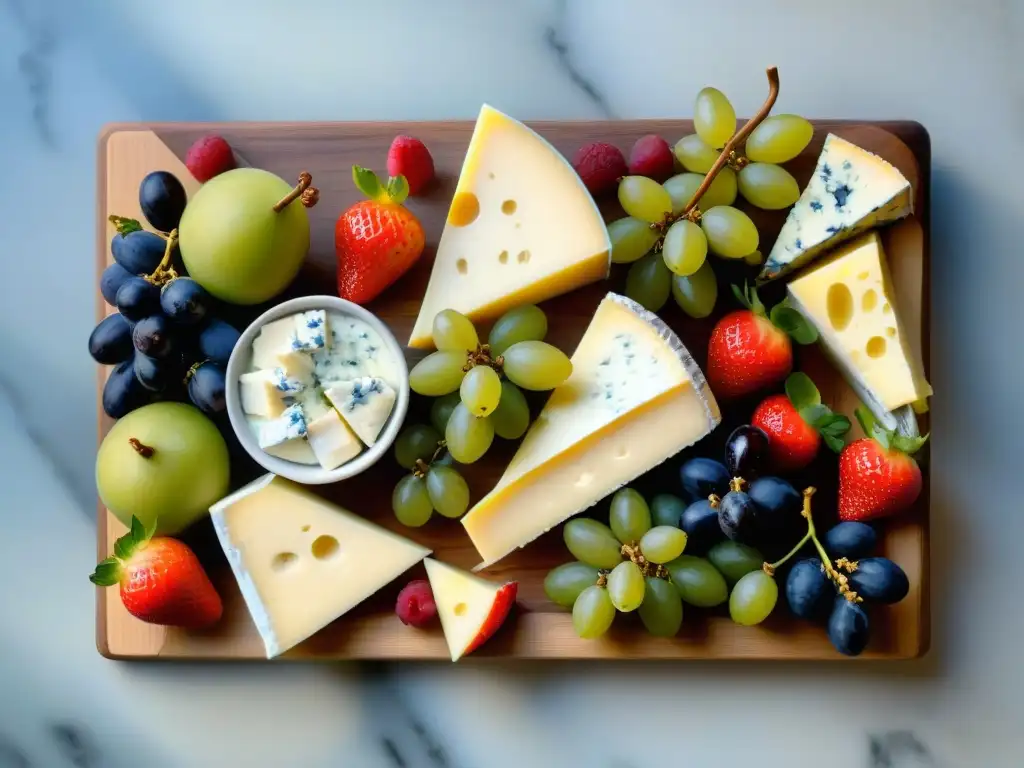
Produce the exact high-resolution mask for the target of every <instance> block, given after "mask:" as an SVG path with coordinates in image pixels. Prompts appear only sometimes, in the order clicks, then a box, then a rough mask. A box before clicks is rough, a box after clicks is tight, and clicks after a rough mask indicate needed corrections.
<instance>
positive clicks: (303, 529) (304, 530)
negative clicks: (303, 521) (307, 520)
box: [302, 525, 309, 533]
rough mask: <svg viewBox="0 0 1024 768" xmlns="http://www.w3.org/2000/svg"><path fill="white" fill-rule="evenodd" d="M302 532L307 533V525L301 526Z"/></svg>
mask: <svg viewBox="0 0 1024 768" xmlns="http://www.w3.org/2000/svg"><path fill="white" fill-rule="evenodd" d="M302 532H303V533H309V526H308V525H304V526H302Z"/></svg>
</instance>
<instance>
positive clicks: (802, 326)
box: [770, 302, 818, 344]
mask: <svg viewBox="0 0 1024 768" xmlns="http://www.w3.org/2000/svg"><path fill="white" fill-rule="evenodd" d="M770 319H771V321H772V325H774V326H775V327H776V328H778V329H780V330H781V331H783V332H784V333H785V334H786V335H787V336H791V337H792V338H793V341H795V342H796V343H797V344H813V343H814V342H816V341H817V340H818V331H817V329H815V327H814V326H813V325H811V324H810V323H809V322H807V320H806V319H805V318H804V316H803V315H801V314H800V313H799V312H797V311H796V310H795V309H793V308H792V307H790V306H787V305H786V303H785V302H782V303H780V304H776V305H775V306H774V307H772V313H771V317H770Z"/></svg>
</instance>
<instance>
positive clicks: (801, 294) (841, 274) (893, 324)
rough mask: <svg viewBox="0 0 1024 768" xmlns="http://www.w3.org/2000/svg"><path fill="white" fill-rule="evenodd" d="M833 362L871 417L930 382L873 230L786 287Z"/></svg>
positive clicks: (907, 400)
mask: <svg viewBox="0 0 1024 768" xmlns="http://www.w3.org/2000/svg"><path fill="white" fill-rule="evenodd" d="M787 289H788V291H789V299H790V303H792V304H793V306H794V307H796V308H797V309H799V310H800V312H801V313H803V315H804V316H805V317H807V318H808V319H809V320H810V321H811V322H812V323H813V324H814V325H815V327H816V328H817V329H818V333H819V335H820V338H821V341H822V344H823V346H824V348H825V350H826V351H827V352H828V354H829V357H830V358H831V359H832V361H833V363H834V364H835V366H836V367H837V368H838V369H839V370H840V371H841V372H842V373H843V375H844V377H845V378H846V380H847V381H848V382H849V383H850V384H851V386H853V388H854V389H855V390H856V391H857V393H858V395H859V396H860V397H861V399H862V400H864V404H865V405H867V406H868V407H869V408H870V409H871V410H872V412H874V413H875V415H876V417H877V418H879V419H882V420H885V421H888V416H887V414H888V413H889V412H891V411H894V410H896V409H897V408H899V407H900V406H904V405H909V404H911V403H914V402H916V401H919V400H924V399H925V398H927V397H929V396H930V395H931V394H932V388H931V386H930V385H929V384H928V382H927V380H926V379H925V377H924V366H923V365H922V363H921V360H920V359H918V358H917V356H916V355H915V354H914V353H913V351H912V350H913V345H912V344H911V343H910V341H909V339H908V338H907V334H906V331H905V330H904V327H903V324H902V323H901V322H900V316H899V310H898V308H897V307H896V304H895V292H894V290H893V285H892V278H891V277H890V274H889V266H888V263H887V262H886V258H885V251H884V250H883V249H882V242H881V240H880V238H879V237H878V233H877V232H869V233H868V234H866V235H863V236H861V237H859V238H858V239H857V240H854V241H853V242H851V243H847V244H846V245H844V246H843V247H842V248H839V249H838V250H836V251H835V252H834V253H832V254H830V255H829V256H828V257H827V258H826V260H824V261H822V262H821V263H820V264H817V265H816V266H814V267H813V268H812V269H811V271H809V272H808V273H807V274H805V275H803V276H801V277H799V278H798V279H796V280H793V281H792V282H791V283H790V284H789V285H788V286H787Z"/></svg>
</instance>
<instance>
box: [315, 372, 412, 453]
mask: <svg viewBox="0 0 1024 768" xmlns="http://www.w3.org/2000/svg"><path fill="white" fill-rule="evenodd" d="M324 394H325V395H326V396H327V399H328V400H330V401H331V403H332V404H333V405H334V407H335V408H336V409H337V410H338V413H340V414H341V418H343V419H344V420H345V422H346V423H347V424H348V425H349V426H350V427H351V428H352V430H353V431H354V432H355V433H356V434H357V435H358V436H359V439H360V440H362V441H363V442H364V443H366V444H367V445H373V444H374V443H376V442H377V436H378V435H380V431H381V430H382V429H383V428H384V425H385V424H386V423H387V420H388V417H389V416H390V415H391V409H392V408H393V407H394V405H395V399H396V395H395V390H393V389H392V388H391V387H390V386H389V385H388V383H387V382H386V381H384V379H380V378H376V377H369V376H366V377H363V378H360V379H354V380H353V381H343V382H341V383H339V384H335V385H334V386H332V387H331V388H330V389H327V390H325V391H324Z"/></svg>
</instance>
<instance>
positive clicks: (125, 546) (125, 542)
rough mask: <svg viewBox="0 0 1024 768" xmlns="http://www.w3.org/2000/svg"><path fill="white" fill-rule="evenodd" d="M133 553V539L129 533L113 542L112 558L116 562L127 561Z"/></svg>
mask: <svg viewBox="0 0 1024 768" xmlns="http://www.w3.org/2000/svg"><path fill="white" fill-rule="evenodd" d="M134 551H135V537H134V536H133V535H132V532H131V531H129V532H128V533H126V534H125V535H124V536H122V537H121V538H119V539H118V540H117V541H115V542H114V557H115V558H117V559H118V560H127V559H128V558H129V557H131V556H132V553H133V552H134Z"/></svg>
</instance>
